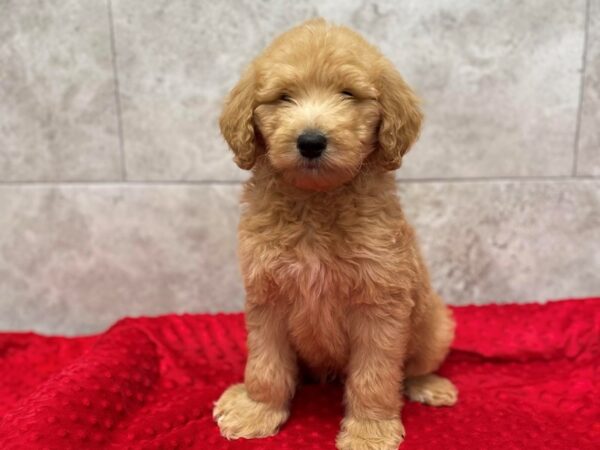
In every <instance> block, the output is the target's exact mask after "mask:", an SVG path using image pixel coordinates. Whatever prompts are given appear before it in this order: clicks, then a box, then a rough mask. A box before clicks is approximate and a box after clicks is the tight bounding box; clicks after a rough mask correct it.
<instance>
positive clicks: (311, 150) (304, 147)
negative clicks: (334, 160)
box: [296, 131, 327, 159]
mask: <svg viewBox="0 0 600 450" xmlns="http://www.w3.org/2000/svg"><path fill="white" fill-rule="evenodd" d="M296 145H297V146H298V150H299V151H300V154H301V155H302V156H304V157H305V158H310V159H313V158H318V157H319V156H321V153H323V150H325V147H327V138H326V137H325V135H324V134H323V133H319V132H318V131H305V132H304V133H302V134H301V135H300V136H298V142H297V143H296Z"/></svg>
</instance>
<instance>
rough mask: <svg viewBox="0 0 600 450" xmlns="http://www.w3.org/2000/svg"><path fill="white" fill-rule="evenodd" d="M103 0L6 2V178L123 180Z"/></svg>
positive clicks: (2, 39) (2, 59) (2, 107)
mask: <svg viewBox="0 0 600 450" xmlns="http://www.w3.org/2000/svg"><path fill="white" fill-rule="evenodd" d="M109 30H110V28H109V18H108V13H107V9H106V4H105V2H103V1H85V2H82V1H75V0H68V1H60V2H59V1H46V2H36V1H31V0H23V1H16V0H2V1H0V180H1V181H6V180H10V181H32V180H33V181H51V180H118V179H120V177H121V165H120V164H121V163H120V150H119V139H118V126H117V111H116V106H115V92H114V89H115V86H114V77H113V65H112V56H111V50H110V34H109Z"/></svg>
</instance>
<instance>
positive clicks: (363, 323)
mask: <svg viewBox="0 0 600 450" xmlns="http://www.w3.org/2000/svg"><path fill="white" fill-rule="evenodd" d="M408 321H409V314H408V313H407V312H403V311H400V312H399V311H398V310H395V311H393V312H391V313H390V312H387V311H385V310H383V309H382V307H381V306H379V305H369V306H366V305H363V306H358V307H356V308H355V309H354V311H353V312H352V313H351V315H350V327H349V330H350V338H351V343H350V345H351V354H350V362H349V365H348V374H347V379H346V392H345V402H346V416H345V418H344V420H343V422H342V429H341V431H340V434H339V435H338V438H337V441H336V443H337V448H338V449H340V450H359V449H360V450H396V449H397V448H398V445H399V444H400V443H401V442H402V440H403V439H404V427H403V425H402V422H401V420H400V410H401V407H402V395H401V387H402V382H403V371H402V362H403V358H404V355H405V352H406V342H407V339H408Z"/></svg>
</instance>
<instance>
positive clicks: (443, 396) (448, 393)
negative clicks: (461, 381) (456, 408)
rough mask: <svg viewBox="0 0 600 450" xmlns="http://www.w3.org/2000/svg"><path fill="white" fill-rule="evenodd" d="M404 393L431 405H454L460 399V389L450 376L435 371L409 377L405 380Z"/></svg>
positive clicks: (417, 400) (412, 398) (410, 397)
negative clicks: (442, 375)
mask: <svg viewBox="0 0 600 450" xmlns="http://www.w3.org/2000/svg"><path fill="white" fill-rule="evenodd" d="M404 394H405V395H406V396H407V397H408V398H409V399H411V400H412V401H414V402H421V403H425V404H426V405H430V406H452V405H454V404H455V403H456V401H457V400H458V389H456V386H454V384H452V382H451V381H450V380H449V379H448V378H443V377H440V376H438V375H435V374H433V373H430V374H428V375H420V376H417V377H408V378H407V379H406V380H404Z"/></svg>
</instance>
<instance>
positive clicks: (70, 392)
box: [0, 299, 600, 450]
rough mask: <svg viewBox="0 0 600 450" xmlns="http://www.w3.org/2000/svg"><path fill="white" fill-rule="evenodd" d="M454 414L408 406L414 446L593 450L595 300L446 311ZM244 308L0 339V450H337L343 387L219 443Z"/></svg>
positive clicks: (236, 370) (302, 396)
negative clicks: (249, 436)
mask: <svg viewBox="0 0 600 450" xmlns="http://www.w3.org/2000/svg"><path fill="white" fill-rule="evenodd" d="M454 312H455V317H456V319H457V322H458V327H457V336H456V340H455V342H454V345H453V350H452V352H451V354H450V356H449V358H448V360H447V362H446V363H445V365H444V367H443V368H442V371H441V372H442V373H443V374H444V375H446V376H448V377H449V378H451V379H452V380H453V381H454V383H455V384H456V385H457V386H458V388H459V390H460V397H459V402H458V404H457V405H456V406H455V407H452V408H432V407H428V406H424V405H421V404H416V403H411V402H408V403H407V404H406V406H405V407H404V409H403V411H402V417H403V421H404V425H405V427H406V431H407V437H406V441H405V442H404V444H402V447H401V448H402V449H403V450H410V449H420V450H423V449H443V450H450V449H493V448H498V449H503V450H507V449H545V450H550V449H580V450H581V449H592V448H594V449H598V448H600V379H599V370H600V369H599V366H600V299H587V300H577V301H574V300H573V301H560V302H552V303H548V304H545V305H523V306H517V305H509V306H485V307H460V308H454ZM245 355H246V349H245V331H244V320H243V316H242V315H241V314H230V315H224V314H221V315H184V316H175V315H169V316H164V317H158V318H139V319H125V320H121V321H119V322H118V323H117V324H115V325H114V326H113V327H112V328H110V329H109V330H108V331H106V332H105V333H102V334H100V335H98V336H92V337H81V338H64V337H46V336H39V335H36V334H30V333H6V334H0V448H1V449H3V450H9V449H60V450H67V449H77V450H80V449H100V448H107V449H213V448H215V449H221V448H222V449H278V450H283V449H333V448H334V439H335V435H336V433H337V430H338V427H339V422H340V420H341V418H342V413H343V406H342V387H341V386H339V385H307V386H303V387H301V388H300V389H299V391H298V393H297V394H296V399H295V400H294V403H293V407H292V415H291V417H290V419H289V421H288V422H287V424H286V425H284V426H283V428H282V429H281V431H280V433H279V434H278V435H277V436H274V437H272V438H268V439H261V440H239V441H226V440H225V439H223V438H221V437H220V435H219V431H218V429H217V426H216V425H215V423H214V422H213V420H212V418H211V410H212V405H213V402H214V401H215V400H216V399H217V398H218V396H219V395H220V394H221V392H223V390H224V389H225V388H226V387H227V386H228V385H229V384H231V383H233V382H239V381H240V380H241V379H242V375H243V367H244V360H245Z"/></svg>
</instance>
